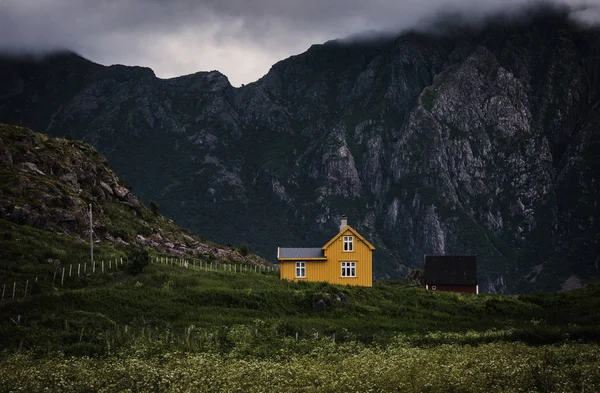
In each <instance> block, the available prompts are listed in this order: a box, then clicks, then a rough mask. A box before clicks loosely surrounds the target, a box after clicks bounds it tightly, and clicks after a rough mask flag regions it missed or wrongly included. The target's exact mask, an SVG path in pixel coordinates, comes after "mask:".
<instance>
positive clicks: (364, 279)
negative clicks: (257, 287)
mask: <svg viewBox="0 0 600 393" xmlns="http://www.w3.org/2000/svg"><path fill="white" fill-rule="evenodd" d="M343 236H354V235H353V234H352V232H350V231H348V232H347V233H343V234H341V235H340V236H339V237H338V238H337V239H336V240H335V241H334V242H333V243H331V245H330V246H329V247H328V248H327V249H326V250H325V257H326V258H327V261H310V260H299V261H302V262H306V278H296V261H280V262H279V272H280V273H279V275H280V277H281V278H282V279H285V280H292V281H303V280H306V281H327V282H330V283H332V284H340V285H360V286H365V287H371V286H373V259H372V258H373V252H372V251H371V250H370V249H369V247H368V246H367V245H366V244H365V243H363V242H362V240H360V239H359V238H358V237H356V236H354V251H352V252H344V242H343ZM342 262H356V277H342Z"/></svg>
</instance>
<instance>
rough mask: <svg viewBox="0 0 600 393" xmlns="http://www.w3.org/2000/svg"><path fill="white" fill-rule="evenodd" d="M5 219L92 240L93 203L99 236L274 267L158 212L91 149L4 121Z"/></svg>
mask: <svg viewBox="0 0 600 393" xmlns="http://www.w3.org/2000/svg"><path fill="white" fill-rule="evenodd" d="M0 179H1V182H0V218H3V219H8V220H10V221H13V222H15V223H17V224H21V225H29V226H32V227H36V228H41V229H46V230H49V231H53V232H56V233H61V234H64V235H67V236H71V237H73V238H75V239H76V240H77V241H81V242H83V241H84V240H83V239H85V240H86V241H87V239H88V236H89V214H88V207H89V205H90V204H91V205H92V209H93V219H94V222H93V224H94V235H95V239H97V240H99V241H101V242H111V243H114V244H122V245H127V244H137V245H142V246H148V247H152V248H154V249H156V250H157V251H160V252H164V253H167V254H170V255H173V256H191V255H198V256H205V257H213V258H216V259H219V260H223V261H227V260H230V261H235V262H238V263H240V262H245V263H259V264H264V263H267V262H266V261H265V260H263V259H261V258H258V257H256V256H254V255H248V256H242V255H240V253H239V252H237V251H235V250H233V249H225V248H222V247H219V246H216V245H209V244H206V243H204V242H201V241H199V240H198V239H196V238H194V237H192V236H191V235H190V233H189V232H188V231H185V230H182V229H181V228H179V227H178V226H177V225H175V223H174V222H173V221H172V220H169V219H167V218H164V217H163V216H161V215H160V214H155V213H153V212H152V211H150V209H148V208H146V207H145V206H144V204H143V203H142V202H140V200H139V199H138V198H137V197H136V196H135V195H134V194H133V193H132V192H131V190H130V188H128V187H126V186H125V185H124V184H123V183H122V182H121V180H120V179H119V178H118V177H117V175H116V174H115V173H114V172H113V171H112V170H111V169H110V168H109V166H108V164H107V162H106V159H105V158H104V156H102V155H101V154H100V153H98V152H97V151H96V150H95V149H94V148H93V147H91V146H90V145H89V144H87V143H84V142H79V141H71V140H64V139H56V138H52V137H48V136H46V135H42V134H37V133H35V132H32V131H30V130H28V129H25V128H22V127H18V126H10V125H6V124H0Z"/></svg>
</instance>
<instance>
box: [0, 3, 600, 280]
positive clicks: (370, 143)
mask: <svg viewBox="0 0 600 393" xmlns="http://www.w3.org/2000/svg"><path fill="white" fill-rule="evenodd" d="M531 15H532V16H531V18H530V19H528V20H526V21H522V20H519V21H512V20H503V21H497V22H494V23H491V22H490V23H489V24H488V25H487V26H483V27H481V28H478V29H475V28H461V29H455V31H452V30H448V32H447V33H446V34H443V35H428V34H425V33H414V32H412V33H406V34H403V35H401V36H399V37H397V38H395V39H390V40H383V41H375V42H355V43H346V42H337V41H332V42H329V43H326V44H323V45H314V46H313V47H311V48H310V49H309V50H308V51H307V52H306V53H303V54H301V55H298V56H293V57H291V58H289V59H286V60H284V61H281V62H279V63H277V64H275V65H274V66H273V67H272V69H271V70H270V72H269V73H268V74H267V75H266V76H265V77H263V78H262V79H260V80H259V81H257V82H255V83H252V84H249V85H246V86H244V87H242V88H239V89H235V88H233V87H232V86H231V85H230V84H229V82H228V81H227V78H226V77H225V76H224V75H222V74H220V73H218V72H200V73H196V74H193V75H187V76H182V77H179V78H173V79H168V80H162V79H158V78H156V77H155V75H154V74H153V72H152V71H151V70H149V69H147V68H140V67H125V66H118V65H115V66H110V67H104V66H100V65H97V64H93V63H91V62H89V61H87V60H84V59H82V58H80V57H78V56H76V55H74V54H56V55H54V56H49V57H47V58H45V59H42V60H34V59H26V58H25V59H23V58H21V59H14V58H12V59H11V58H6V59H4V60H2V61H1V62H0V70H2V71H1V72H0V80H1V81H2V83H0V86H2V87H1V88H2V91H1V92H0V120H4V121H10V122H14V123H19V124H25V125H29V126H33V127H35V128H36V129H39V130H44V132H47V133H49V134H51V135H59V136H67V135H70V136H72V137H74V138H77V139H83V140H85V141H87V142H89V143H90V144H92V145H93V146H95V147H96V148H98V149H99V150H100V151H101V152H103V153H104V154H105V155H106V156H107V157H108V159H109V160H110V162H111V164H112V165H114V167H115V168H116V169H117V170H118V171H119V173H122V174H123V176H124V177H125V178H126V179H127V180H128V181H129V182H131V184H133V185H134V187H135V189H136V191H137V192H138V195H139V196H140V197H141V198H142V199H143V200H146V201H149V200H150V199H154V200H156V201H157V202H159V203H160V205H161V206H162V207H163V209H164V211H165V213H166V214H167V215H169V216H171V217H174V218H175V219H176V220H177V221H178V222H180V223H182V224H183V225H185V226H187V227H189V228H191V229H192V230H194V231H196V232H200V231H201V232H203V233H204V234H205V235H207V236H209V238H211V239H214V240H218V241H232V242H234V243H237V244H239V243H241V242H248V244H249V245H250V246H251V249H252V250H256V251H257V252H259V253H260V254H261V255H263V256H265V257H268V258H270V259H274V256H275V252H276V247H277V246H282V247H286V246H319V245H322V244H324V243H325V242H326V241H327V240H328V238H329V237H330V236H331V234H332V233H335V228H336V226H337V222H338V219H339V216H341V215H342V214H346V215H348V216H349V218H350V224H351V225H353V226H354V227H356V228H357V229H358V230H359V231H360V232H361V233H362V234H364V235H365V236H366V237H367V238H368V239H369V240H370V241H371V242H372V243H374V244H375V245H376V247H377V250H378V251H377V252H376V254H375V255H374V264H375V271H376V274H377V276H378V277H379V278H385V277H395V278H397V277H400V276H402V275H403V274H404V273H405V271H406V267H408V266H419V265H421V264H422V261H423V254H437V253H448V254H453V253H456V254H465V253H467V254H477V256H478V261H479V272H480V288H481V289H482V290H483V291H486V292H506V291H509V292H515V291H533V290H544V289H545V290H555V289H560V288H563V287H564V288H565V289H567V288H571V287H575V286H577V285H580V283H581V282H586V281H588V280H591V279H593V278H598V277H599V275H600V260H599V259H598V258H599V257H598V255H600V223H599V221H598V217H600V211H599V210H598V209H599V208H600V203H599V202H600V200H599V195H600V189H599V185H600V160H599V159H598V157H599V155H598V151H599V150H600V142H599V141H600V135H599V133H598V130H600V109H599V108H600V89H599V86H600V83H599V81H600V32H599V30H598V29H594V28H586V29H584V28H581V27H578V26H576V25H574V24H573V23H572V22H570V20H569V18H568V13H567V12H563V11H561V10H558V11H557V10H550V11H548V10H541V11H540V10H538V11H536V12H532V13H531ZM282 229H283V230H282Z"/></svg>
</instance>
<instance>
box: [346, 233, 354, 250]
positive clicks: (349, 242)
mask: <svg viewBox="0 0 600 393" xmlns="http://www.w3.org/2000/svg"><path fill="white" fill-rule="evenodd" d="M344 251H345V252H350V251H354V236H344Z"/></svg>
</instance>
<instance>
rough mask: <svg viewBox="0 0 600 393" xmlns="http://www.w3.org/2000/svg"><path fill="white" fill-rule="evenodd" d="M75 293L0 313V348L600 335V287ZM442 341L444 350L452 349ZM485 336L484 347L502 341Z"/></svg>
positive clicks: (535, 339)
mask: <svg viewBox="0 0 600 393" xmlns="http://www.w3.org/2000/svg"><path fill="white" fill-rule="evenodd" d="M76 287H77V286H76ZM78 287H79V288H78V289H68V290H62V288H61V290H53V289H50V290H46V291H41V292H42V293H41V294H39V295H38V296H32V297H30V298H27V299H25V301H20V302H7V303H5V304H3V305H2V306H0V310H1V312H2V315H6V316H9V315H11V316H16V315H21V317H22V321H23V322H22V323H21V325H20V326H15V325H14V323H12V322H10V321H9V320H7V319H3V320H2V323H1V324H0V333H1V334H0V346H1V347H3V348H12V349H16V348H17V347H18V346H21V347H22V346H25V347H27V348H36V347H44V348H45V347H46V342H47V341H48V340H50V341H51V342H52V343H53V345H54V346H56V347H57V348H61V347H65V348H67V347H70V346H72V345H74V344H77V343H79V342H80V341H81V340H80V339H79V337H78V336H77V335H73V331H80V330H81V329H85V330H86V331H87V332H88V333H89V334H90V337H98V336H102V335H104V334H107V331H109V330H111V329H112V330H114V329H123V328H124V326H126V325H128V326H132V327H133V326H137V327H138V328H147V327H152V328H156V329H159V330H160V331H164V330H166V329H175V330H177V331H183V329H184V328H186V327H189V326H195V327H197V328H201V329H204V330H205V331H211V332H214V334H215V335H218V331H219V330H220V329H222V328H223V327H225V328H227V329H229V328H231V327H233V326H244V327H249V326H250V327H252V326H255V325H256V323H257V321H261V322H260V323H261V326H263V328H264V329H266V330H267V331H269V335H273V336H277V335H279V336H280V337H283V335H294V334H295V333H299V335H300V336H301V337H305V336H307V335H310V334H313V333H315V332H320V334H321V335H329V336H331V335H333V334H336V335H337V337H338V339H348V340H359V341H361V342H365V343H371V342H380V343H387V342H389V340H390V338H391V337H394V336H395V335H397V334H399V333H402V334H405V335H414V337H415V338H414V340H415V342H422V343H427V342H433V343H435V342H436V341H435V340H434V339H433V338H431V337H429V338H427V334H429V333H430V332H440V333H452V334H463V333H465V332H479V333H482V332H495V331H499V330H501V331H503V333H502V335H501V336H502V339H501V341H511V340H514V341H525V342H530V343H554V342H561V341H563V340H564V339H565V338H567V337H568V338H570V339H577V340H579V339H581V340H583V341H586V342H587V341H593V342H595V341H597V338H596V337H600V335H597V334H598V333H600V332H599V329H598V328H597V325H598V323H599V322H600V318H599V317H598V312H597V311H596V310H597V309H599V307H600V300H599V299H600V296H598V295H599V294H600V285H598V284H596V285H592V286H590V287H588V288H586V289H582V290H578V291H574V292H571V293H562V294H539V295H521V296H500V295H479V296H474V295H469V294H459V293H443V292H432V291H425V290H423V289H421V288H415V287H409V286H405V285H399V284H396V283H386V282H382V283H376V285H375V286H374V287H373V288H360V287H340V286H333V285H330V284H326V283H307V282H301V283H295V282H287V281H282V280H280V279H279V278H278V277H277V276H275V275H273V274H256V273H237V274H236V273H230V272H214V271H197V270H192V269H184V268H178V267H171V266H165V265H159V264H153V265H151V266H150V267H148V268H147V269H146V271H145V272H144V273H143V274H140V275H137V276H132V275H128V274H126V273H125V272H116V273H111V274H110V275H108V274H105V275H101V278H98V279H97V281H89V282H88V281H85V279H83V280H81V281H80V282H79V284H78ZM319 300H322V301H323V302H319ZM317 303H318V304H319V307H316V306H315V304H317ZM323 304H324V306H323ZM89 310H93V312H92V313H91V312H88V311H89ZM565 317H567V318H568V319H567V320H568V321H569V322H570V323H569V324H567V323H565V319H564V318H565ZM66 325H68V326H69V328H68V329H65V326H66ZM275 332H277V333H275ZM494 334H495V333H494ZM494 334H492V336H493V337H495V336H494ZM595 335H597V336H595ZM492 336H489V337H492ZM418 337H420V338H418ZM442 337H443V339H440V340H438V341H437V342H438V343H442V342H455V341H456V338H452V339H450V338H449V337H453V336H442ZM489 337H487V338H481V340H482V341H483V342H488V341H490V340H491V341H497V340H496V338H494V339H490V338H489ZM417 338H418V339H417ZM90 342H92V343H96V344H97V343H98V340H94V339H92V340H91V341H90ZM102 345H104V344H102ZM102 351H104V350H102Z"/></svg>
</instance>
